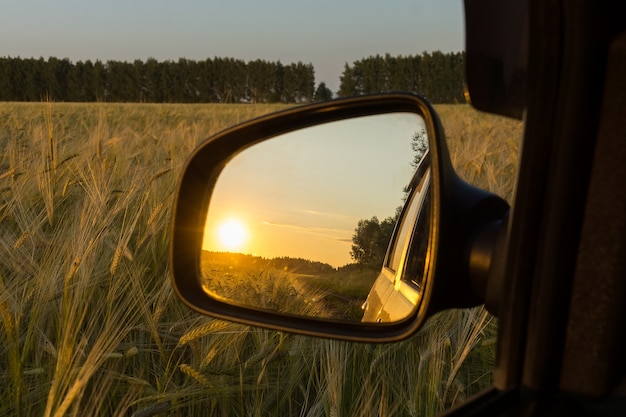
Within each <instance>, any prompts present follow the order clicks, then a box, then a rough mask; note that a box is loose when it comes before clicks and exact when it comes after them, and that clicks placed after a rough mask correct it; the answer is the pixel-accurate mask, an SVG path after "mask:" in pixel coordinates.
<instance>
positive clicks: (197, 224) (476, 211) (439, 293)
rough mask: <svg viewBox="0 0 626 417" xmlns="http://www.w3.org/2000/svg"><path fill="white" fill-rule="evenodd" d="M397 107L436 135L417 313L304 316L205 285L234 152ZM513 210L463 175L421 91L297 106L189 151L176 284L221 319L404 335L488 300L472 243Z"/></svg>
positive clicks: (367, 336) (318, 332) (368, 336)
mask: <svg viewBox="0 0 626 417" xmlns="http://www.w3.org/2000/svg"><path fill="white" fill-rule="evenodd" d="M395 112H409V113H416V114H418V115H420V116H421V117H423V119H424V124H425V127H426V130H427V133H428V136H429V138H431V139H430V153H431V164H432V166H431V169H432V173H433V175H432V180H431V189H432V191H431V192H432V194H431V198H432V204H430V215H429V219H430V224H431V227H430V240H429V246H428V259H429V261H428V265H429V267H428V268H427V271H426V276H425V280H424V287H423V294H422V299H421V302H420V303H419V305H418V307H417V309H416V310H415V311H414V313H413V314H412V315H411V316H410V317H408V318H407V319H405V320H402V321H399V322H394V323H389V324H376V323H358V324H354V323H346V322H340V321H334V320H324V319H317V318H303V317H297V316H292V315H283V314H280V313H276V312H271V311H266V310H259V309H254V308H245V307H242V306H238V305H235V304H232V303H227V302H224V301H223V300H219V299H217V298H216V297H211V296H209V295H208V294H207V293H206V292H205V291H204V290H203V288H202V284H201V282H200V277H201V271H200V267H199V264H200V263H199V259H200V253H201V247H202V239H203V230H202V229H203V225H204V221H205V217H206V213H207V210H206V209H207V206H208V204H209V200H210V197H211V193H212V190H213V187H214V186H215V184H216V182H217V179H218V177H219V175H220V172H221V171H222V169H223V168H224V167H225V166H226V164H227V162H228V161H229V160H230V159H231V158H232V157H233V156H234V155H235V154H237V153H239V152H241V151H242V150H244V149H247V148H249V147H250V146H253V145H255V144H257V143H260V142H262V141H264V140H266V139H270V138H273V137H275V136H277V135H280V134H283V133H287V132H290V131H294V130H298V129H303V128H305V127H311V126H315V125H318V124H322V123H328V122H332V121H338V120H344V119H349V118H355V117H361V116H370V115H377V114H385V113H395ZM383 146H384V145H383ZM408 180H409V178H407V181H408ZM507 210H508V205H507V204H506V203H505V202H504V201H503V200H502V199H500V198H499V197H496V196H494V195H492V194H489V193H486V192H484V191H481V190H478V189H476V188H474V187H471V186H469V185H467V184H465V183H464V182H462V181H461V180H460V179H459V178H458V176H457V175H456V174H455V172H454V170H453V169H452V165H451V163H450V157H449V154H448V150H447V146H446V145H445V141H444V133H443V128H442V125H441V122H440V120H439V118H438V116H437V114H436V112H435V110H434V109H433V108H432V106H431V105H430V104H429V103H428V102H427V101H426V100H424V99H422V98H421V97H418V96H415V95H411V94H382V95H372V96H362V97H357V98H349V99H339V100H334V101H328V102H323V103H317V104H312V105H306V106H302V107H296V108H293V109H288V110H285V111H282V112H278V113H275V114H273V115H269V116H265V117H261V118H258V119H254V120H251V121H249V122H245V123H243V124H240V125H237V126H235V127H233V128H231V129H228V130H226V131H224V132H221V133H219V134H217V135H215V136H213V137H212V138H209V139H208V140H207V141H206V142H204V143H203V144H201V145H200V146H199V147H198V148H197V149H196V151H195V152H194V154H193V155H192V156H191V157H190V159H189V160H188V162H187V165H186V166H185V168H184V172H183V175H182V177H181V179H180V182H179V186H178V193H177V197H176V203H175V207H174V217H173V229H172V241H171V260H172V272H173V276H172V279H173V286H174V289H175V291H176V293H177V294H178V295H179V297H180V298H181V299H182V300H183V301H184V302H185V304H186V305H187V306H189V307H190V308H192V309H194V310H196V311H198V312H200V313H202V314H207V315H211V316H213V317H216V318H220V319H226V320H231V321H235V322H239V323H243V324H248V325H259V326H263V327H267V328H271V329H275V330H280V331H291V332H296V333H300V334H305V335H311V336H322V337H330V338H336V339H344V340H353V341H364V342H390V341H396V340H401V339H403V338H406V337H408V336H409V335H411V334H412V333H414V332H415V331H416V330H417V329H419V327H420V326H421V325H422V324H423V322H424V321H425V320H426V319H427V318H428V317H429V316H430V315H432V314H434V313H435V312H437V311H441V310H443V309H445V308H453V307H468V306H473V305H477V304H480V303H481V302H482V300H483V295H482V294H477V293H476V290H475V288H474V285H473V284H472V282H471V280H470V265H469V264H470V261H469V259H470V256H469V255H470V252H471V250H470V249H471V248H470V247H471V244H472V242H473V240H474V239H475V237H476V235H477V234H478V233H479V232H480V229H481V227H483V226H484V225H486V224H489V223H492V222H493V221H494V220H500V219H502V218H503V217H504V215H505V213H506V211H507Z"/></svg>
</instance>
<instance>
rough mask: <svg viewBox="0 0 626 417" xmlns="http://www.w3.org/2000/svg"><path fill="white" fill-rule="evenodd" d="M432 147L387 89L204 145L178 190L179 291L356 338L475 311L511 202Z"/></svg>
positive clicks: (175, 249)
mask: <svg viewBox="0 0 626 417" xmlns="http://www.w3.org/2000/svg"><path fill="white" fill-rule="evenodd" d="M443 137H444V136H443V129H442V127H441V123H440V121H439V119H438V117H437V115H436V113H435V111H434V110H433V108H432V107H431V106H430V105H429V104H428V102H426V101H425V100H423V99H422V98H420V97H417V96H414V95H408V94H385V95H374V96H364V97H359V98H352V99H341V100H335V101H329V102H324V103H319V104H313V105H308V106H303V107H298V108H294V109H289V110H286V111H283V112H279V113H276V114H273V115H270V116H266V117H262V118H259V119H255V120H252V121H250V122H246V123H244V124H241V125H238V126H235V127H233V128H231V129H229V130H226V131H224V132H222V133H219V134H217V135H216V136H214V137H212V138H209V139H208V140H207V141H206V142H205V143H203V144H202V145H200V147H199V148H198V149H197V150H196V151H195V153H194V154H193V155H192V156H191V158H190V159H189V161H188V163H187V166H186V167H185V169H184V173H183V175H182V178H181V180H180V184H179V189H178V195H177V199H176V206H175V210H174V221H173V235H172V248H171V256H172V267H173V283H174V288H175V290H176V292H177V293H178V295H179V296H180V297H181V299H182V300H183V301H184V302H185V303H186V304H187V305H188V306H189V307H191V308H192V309H194V310H196V311H198V312H200V313H203V314H207V315H211V316H214V317H217V318H221V319H227V320H232V321H236V322H239V323H244V324H249V325H259V326H264V327H268V328H273V329H277V330H284V331H292V332H297V333H301V334H307V335H313V336H324V337H332V338H339V339H346V340H359V341H392V340H399V339H402V338H404V337H407V336H408V335H410V334H412V333H413V332H415V331H416V330H417V329H418V328H419V327H420V326H421V325H422V324H423V322H424V320H425V319H426V318H427V317H429V316H430V315H432V314H434V313H435V312H437V311H440V310H442V309H444V308H451V307H466V306H471V305H476V304H479V303H481V302H483V300H484V297H485V293H486V289H485V288H486V286H485V281H486V280H487V278H488V276H489V270H490V268H491V262H490V261H489V260H486V258H489V257H490V253H491V248H492V247H493V246H494V245H496V243H495V242H494V239H492V238H491V237H492V236H495V235H494V234H492V233H487V234H486V236H487V237H486V238H485V237H484V235H485V233H482V231H483V230H492V229H493V224H494V222H496V223H497V222H500V223H502V219H503V218H504V215H505V213H506V211H507V210H508V206H507V204H506V203H505V202H504V201H503V200H502V199H500V198H498V197H496V196H493V195H491V194H488V193H486V192H484V191H481V190H477V189H475V188H473V187H471V186H468V185H467V184H465V183H463V182H462V181H461V180H460V179H458V177H457V176H456V174H454V171H453V170H452V168H451V165H450V160H449V156H448V152H447V148H446V146H445V143H444V141H443ZM489 225H490V226H489ZM488 226H489V227H488ZM477 236H483V238H481V239H477ZM476 241H480V242H481V244H480V250H479V251H478V253H479V255H480V256H475V254H476V251H475V250H473V249H472V246H473V245H474V242H476ZM485 248H486V249H485ZM472 254H474V255H472ZM472 260H478V262H475V261H472ZM472 263H474V264H476V265H475V266H474V267H473V268H472V266H471V265H470V264H472ZM472 276H474V277H477V278H476V279H474V280H472V279H471V277H472Z"/></svg>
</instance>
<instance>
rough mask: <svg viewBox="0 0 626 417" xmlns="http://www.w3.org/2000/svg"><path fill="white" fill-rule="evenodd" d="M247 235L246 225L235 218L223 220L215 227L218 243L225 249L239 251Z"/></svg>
mask: <svg viewBox="0 0 626 417" xmlns="http://www.w3.org/2000/svg"><path fill="white" fill-rule="evenodd" d="M247 236H248V233H247V232H246V227H245V226H244V224H243V223H242V222H241V221H240V220H237V219H228V220H225V221H224V222H222V223H221V224H220V225H219V227H218V229H217V237H218V239H219V241H220V244H221V245H222V248H223V249H224V250H227V251H241V250H242V248H243V244H244V243H245V241H246V238H247Z"/></svg>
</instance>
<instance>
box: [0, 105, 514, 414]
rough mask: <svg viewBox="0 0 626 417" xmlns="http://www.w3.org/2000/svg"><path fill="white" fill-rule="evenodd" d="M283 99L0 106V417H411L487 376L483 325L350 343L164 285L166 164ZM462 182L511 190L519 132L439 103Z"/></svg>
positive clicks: (465, 320)
mask: <svg viewBox="0 0 626 417" xmlns="http://www.w3.org/2000/svg"><path fill="white" fill-rule="evenodd" d="M280 108H283V106H271V105H254V106H250V105H247V106H246V105H149V104H146V105H137V104H132V105H122V104H119V105H117V104H81V105H77V104H55V103H38V104H16V103H0V230H1V231H2V232H1V233H2V234H1V237H0V387H1V388H0V415H2V416H4V415H11V416H31V415H44V416H62V415H94V416H97V415H102V416H122V415H124V416H127V415H132V416H137V417H139V416H154V415H168V416H170V415H173V416H176V415H181V416H182V415H210V416H220V415H224V416H257V415H258V416H268V415H275V416H300V415H303V416H304V415H306V416H339V415H361V416H369V415H372V416H373V415H376V416H389V415H397V416H425V415H433V414H435V413H437V412H439V411H440V410H443V409H445V408H448V407H450V406H452V405H454V404H456V403H458V402H459V401H461V400H462V399H463V398H465V397H466V396H468V395H471V394H473V393H475V392H477V391H479V390H480V389H482V388H483V387H485V386H487V385H488V384H489V382H490V378H491V376H490V369H491V368H492V366H493V358H494V346H495V345H494V341H495V334H496V327H495V321H494V320H493V319H492V318H491V317H490V316H489V315H488V314H487V313H486V312H485V311H483V310H482V309H479V308H478V309H472V310H459V311H450V312H445V313H442V314H439V315H437V316H436V317H433V318H432V319H431V320H430V321H429V322H428V323H427V326H426V328H425V329H424V330H423V331H421V332H419V333H418V334H417V335H415V336H414V337H412V338H411V339H409V340H408V341H405V342H402V343H397V344H390V345H368V344H354V343H346V342H338V341H328V340H320V339H313V338H307V337H299V336H294V335H287V334H282V333H277V332H272V331H267V330H262V329H256V328H249V327H244V326H239V325H235V324H231V323H226V322H221V321H218V320H213V319H210V318H207V317H201V316H198V315H197V314H195V313H193V312H191V311H190V310H188V309H187V308H186V307H185V306H183V305H182V303H181V302H180V301H178V299H177V298H176V297H175V296H174V294H173V292H172V288H171V285H170V281H169V263H168V259H167V256H168V243H169V238H168V234H169V219H170V210H171V206H172V199H173V193H174V188H175V183H176V180H177V177H178V175H179V173H180V170H181V166H182V164H183V162H184V160H185V158H186V157H187V155H189V154H190V152H191V151H192V149H193V148H194V147H195V146H196V145H197V144H198V143H199V142H200V141H202V140H203V139H204V138H205V137H206V136H208V135H209V134H211V133H214V132H216V131H218V130H221V129H223V128H226V127H228V126H230V125H232V124H234V123H237V122H239V121H243V120H246V119H249V118H250V117H253V116H256V115H260V114H264V113H268V112H271V111H274V110H277V109H280ZM437 109H438V111H439V112H440V114H441V116H442V119H443V121H444V126H445V128H446V131H447V134H448V138H449V145H450V148H451V151H452V153H453V160H454V163H455V166H457V167H458V168H459V170H460V172H461V175H462V176H464V177H465V178H468V179H470V180H471V181H472V182H474V183H477V184H479V185H481V186H484V187H487V188H490V189H492V190H494V191H497V192H499V193H500V194H501V195H504V196H506V197H507V198H511V193H512V189H513V182H514V173H515V169H516V166H517V162H516V158H517V152H518V147H519V143H518V138H519V136H520V126H519V123H517V122H513V121H510V120H505V121H502V120H501V119H496V118H490V117H487V116H485V115H482V114H479V113H476V112H475V111H473V110H471V109H470V108H469V107H467V106H438V107H437Z"/></svg>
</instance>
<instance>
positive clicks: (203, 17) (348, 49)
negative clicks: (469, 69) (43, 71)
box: [0, 0, 464, 91]
mask: <svg viewBox="0 0 626 417" xmlns="http://www.w3.org/2000/svg"><path fill="white" fill-rule="evenodd" d="M1 6H2V13H0V56H11V57H17V56H19V57H22V58H30V57H34V58H39V57H44V58H48V57H50V56H54V57H56V58H69V59H70V60H71V61H72V62H76V61H85V60H87V59H90V60H92V61H94V60H97V59H99V60H101V61H107V60H119V61H134V60H135V59H141V60H146V59H147V58H149V57H153V58H156V59H157V60H178V58H187V59H193V60H203V59H206V58H213V57H216V56H217V57H229V58H237V59H242V60H244V61H251V60H255V59H264V60H267V61H281V62H282V63H285V64H288V63H292V62H298V61H301V62H303V63H309V62H310V63H312V64H313V66H314V68H315V71H316V82H317V83H320V82H322V81H323V82H325V83H326V85H327V86H328V87H330V88H331V90H333V91H336V90H337V89H338V87H339V76H340V75H341V72H342V71H343V68H344V65H345V64H346V63H348V64H351V63H352V62H354V61H355V60H359V59H362V58H365V57H368V56H370V55H376V54H381V55H383V54H385V53H390V54H391V55H415V54H420V53H422V52H424V51H428V52H430V51H435V50H440V51H442V52H458V51H461V50H463V49H464V41H463V30H464V27H463V7H462V0H430V1H424V0H412V1H408V0H385V1H381V0H375V1H374V0H351V1H337V0H316V1H293V0H265V1H255V0H224V1H215V0H175V1H174V0H171V1H163V0H107V1H88V0H2V2H1Z"/></svg>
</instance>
